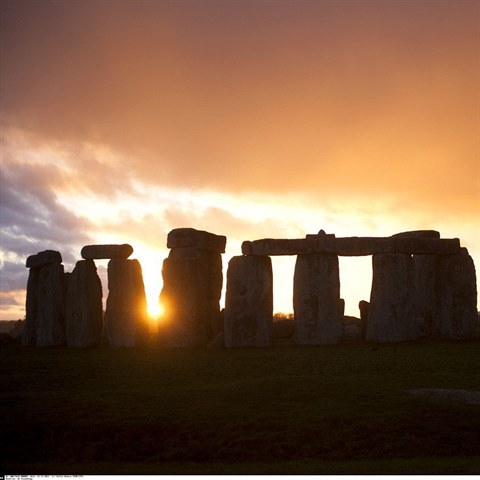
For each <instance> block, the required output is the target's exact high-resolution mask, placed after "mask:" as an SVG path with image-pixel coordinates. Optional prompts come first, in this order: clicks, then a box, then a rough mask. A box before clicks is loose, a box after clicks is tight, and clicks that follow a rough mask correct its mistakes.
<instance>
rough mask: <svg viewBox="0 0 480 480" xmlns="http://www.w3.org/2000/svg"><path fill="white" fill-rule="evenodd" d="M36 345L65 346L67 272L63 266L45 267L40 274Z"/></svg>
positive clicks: (53, 264) (50, 265)
mask: <svg viewBox="0 0 480 480" xmlns="http://www.w3.org/2000/svg"><path fill="white" fill-rule="evenodd" d="M34 323H35V345H36V346H37V347H59V346H62V345H65V272H64V270H63V265H62V264H60V263H52V264H49V265H44V266H43V267H41V268H40V269H39V272H38V297H37V317H36V319H35V322H34Z"/></svg>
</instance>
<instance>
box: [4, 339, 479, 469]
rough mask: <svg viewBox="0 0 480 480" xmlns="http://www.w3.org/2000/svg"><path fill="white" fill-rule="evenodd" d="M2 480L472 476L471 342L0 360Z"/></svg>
mask: <svg viewBox="0 0 480 480" xmlns="http://www.w3.org/2000/svg"><path fill="white" fill-rule="evenodd" d="M0 381H1V385H2V391H1V394H0V408H1V410H0V412H1V433H0V441H1V444H2V447H1V461H2V469H1V470H2V473H12V474H13V473H27V474H28V473H30V474H31V473H53V474H62V473H63V474H67V473H68V474H73V473H78V474H81V473H84V474H87V473H90V474H93V473H105V474H106V473H144V474H154V473H179V474H180V473H183V474H185V473H203V474H206V473H223V474H227V473H277V474H279V473H288V474H292V473H299V474H301V473H310V474H313V473H350V474H354V473H437V474H438V473H480V406H475V405H465V404H463V403H460V402H457V401H449V400H440V399H432V398H422V397H416V396H412V395H410V394H408V393H407V390H408V389H415V388H459V389H467V390H480V344H479V343H478V342H469V343H453V344H446V343H445V344H415V345H413V344H412V345H390V346H380V347H374V346H371V345H344V346H335V347H310V348H300V347H284V348H271V349H243V350H206V349H203V350H201V349H198V350H165V349H164V350H161V349H156V348H153V347H152V348H147V349H144V350H138V349H118V350H115V349H107V348H104V349H97V350H73V349H53V350H50V349H22V348H20V347H16V346H10V347H7V348H2V350H1V351H0Z"/></svg>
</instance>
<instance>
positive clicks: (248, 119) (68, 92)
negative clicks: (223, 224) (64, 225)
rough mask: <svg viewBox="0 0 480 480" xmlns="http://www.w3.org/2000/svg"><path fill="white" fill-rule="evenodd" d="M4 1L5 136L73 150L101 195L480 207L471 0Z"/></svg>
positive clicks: (81, 175)
mask: <svg viewBox="0 0 480 480" xmlns="http://www.w3.org/2000/svg"><path fill="white" fill-rule="evenodd" d="M4 5H5V6H4V12H3V17H4V20H3V24H2V32H3V37H2V40H3V44H4V47H3V55H2V81H3V85H4V88H3V90H4V94H3V105H4V110H5V122H6V125H7V126H8V127H9V128H16V129H18V130H20V131H23V132H30V133H35V134H36V135H37V136H38V137H40V138H43V139H48V141H57V142H60V143H61V145H63V146H65V148H66V149H67V150H68V151H74V152H75V155H72V157H74V158H81V163H80V160H78V163H76V164H75V165H76V167H75V168H76V169H77V170H76V171H77V173H78V178H77V182H78V183H79V184H80V183H82V182H83V183H84V184H85V185H89V186H90V188H92V189H93V190H95V189H96V190H101V189H102V183H105V184H106V185H105V186H104V187H103V188H106V190H108V191H113V190H114V188H115V186H116V185H118V184H121V185H123V184H126V183H127V182H128V179H129V178H137V179H140V180H141V181H143V182H144V183H151V184H156V185H169V186H173V187H188V188H210V189H214V190H217V191H223V192H234V193H239V192H251V191H263V192H271V193H275V194H278V195H281V194H282V193H283V192H304V193H307V194H308V195H309V196H310V198H313V199H316V200H317V201H322V200H323V199H325V198H331V197H338V196H352V197H355V196H356V195H360V196H361V195H365V194H367V195H371V196H372V197H376V196H378V195H388V194H391V193H392V192H394V194H395V195H397V196H398V198H399V199H401V200H402V201H404V202H406V203H407V202H408V203H409V205H411V206H413V205H420V204H421V205H424V206H425V205H426V206H428V207H429V208H431V207H432V205H438V204H439V203H440V206H441V208H445V209H448V210H450V211H452V210H455V209H459V208H460V209H461V208H467V209H468V208H469V205H471V204H472V201H473V200H474V199H475V198H476V191H477V190H476V189H477V185H478V181H479V179H478V172H477V170H476V166H477V163H478V144H477V143H476V142H475V140H474V139H475V137H476V133H477V131H478V112H476V105H477V103H478V101H475V99H477V100H478V95H479V93H478V85H477V84H476V80H475V79H476V78H477V77H476V75H475V72H476V71H477V69H478V59H477V48H476V47H477V42H476V40H475V39H476V32H478V27H477V25H476V20H475V19H476V16H475V8H476V7H475V5H474V4H473V3H471V2H455V4H453V3H451V2H447V1H445V2H444V1H439V2H413V3H408V4H406V3H405V2H385V3H379V2H352V1H340V2H302V1H300V2H275V3H271V2H267V1H255V2H249V1H247V2H239V1H233V2H219V1H206V2H200V3H199V2H130V1H119V2H113V3H112V2H102V3H99V2H92V1H86V2H75V3H72V2H67V3H62V2H48V1H47V2H42V5H40V4H38V3H36V2H31V1H27V0H20V1H9V0H7V1H6V2H4ZM86 32H88V34H86ZM85 143H88V144H89V145H91V146H93V149H92V151H95V149H96V148H103V149H105V150H106V151H111V152H115V154H116V155H118V162H119V163H118V164H115V165H112V163H111V162H106V163H102V162H97V161H92V160H90V162H89V161H88V155H84V154H83V155H78V153H79V152H81V151H82V150H83V149H84V145H85ZM70 164H72V159H70ZM446 198H448V200H446ZM470 208H471V207H470Z"/></svg>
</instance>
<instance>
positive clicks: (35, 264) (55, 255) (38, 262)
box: [26, 250, 62, 268]
mask: <svg viewBox="0 0 480 480" xmlns="http://www.w3.org/2000/svg"><path fill="white" fill-rule="evenodd" d="M52 263H62V255H61V253H60V252H57V251H56V250H44V251H43V252H38V253H37V254H35V255H30V256H29V257H28V258H27V261H26V267H27V268H40V267H43V266H44V265H50V264H52Z"/></svg>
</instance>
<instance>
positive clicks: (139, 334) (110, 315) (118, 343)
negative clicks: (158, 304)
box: [105, 258, 148, 347]
mask: <svg viewBox="0 0 480 480" xmlns="http://www.w3.org/2000/svg"><path fill="white" fill-rule="evenodd" d="M105 328H106V332H107V338H108V342H109V344H110V346H112V347H135V346H139V345H141V344H142V343H144V342H145V341H146V339H147V336H148V323H147V302H146V297H145V288H144V284H143V277H142V267H141V266H140V263H139V262H138V260H128V259H123V258H114V259H112V260H110V261H109V262H108V298H107V308H106V311H105Z"/></svg>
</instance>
